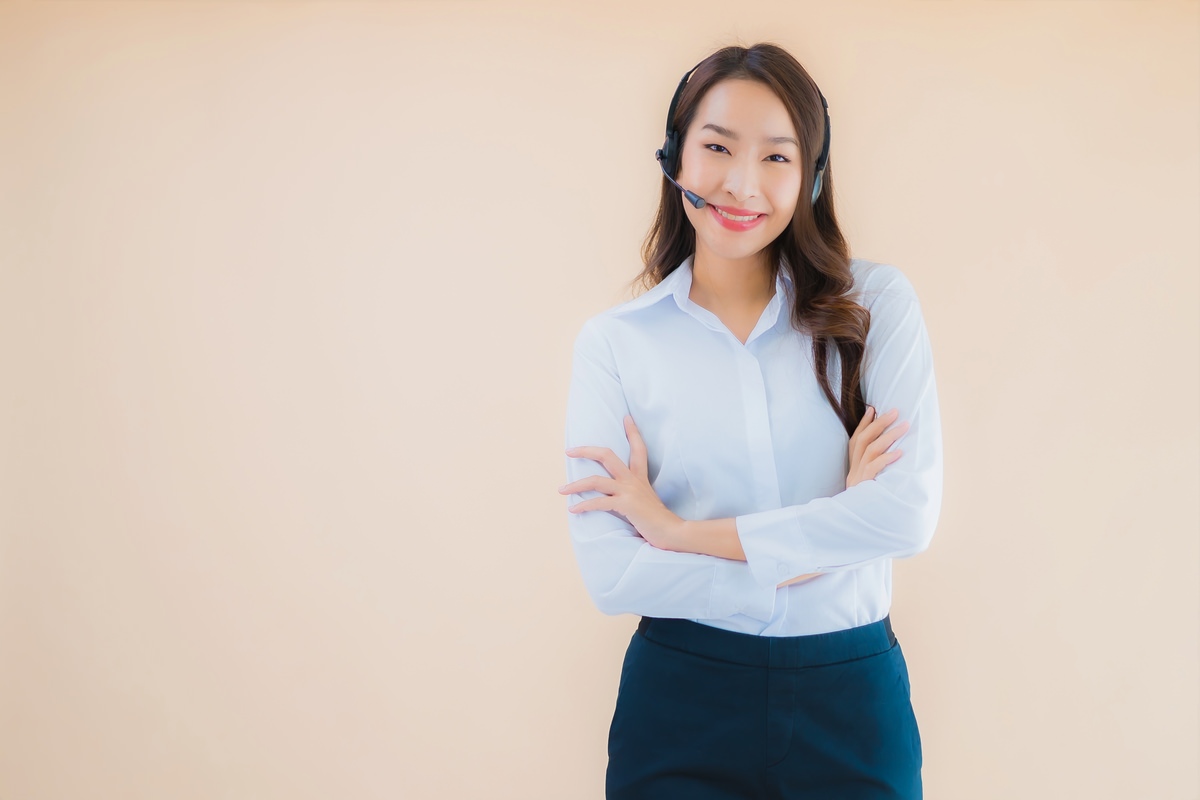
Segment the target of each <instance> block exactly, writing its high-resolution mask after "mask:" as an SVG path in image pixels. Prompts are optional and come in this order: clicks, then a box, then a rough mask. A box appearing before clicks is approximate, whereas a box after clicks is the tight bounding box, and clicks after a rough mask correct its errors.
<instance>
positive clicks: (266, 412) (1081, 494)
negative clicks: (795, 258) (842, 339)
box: [0, 0, 1200, 800]
mask: <svg viewBox="0 0 1200 800" xmlns="http://www.w3.org/2000/svg"><path fill="white" fill-rule="evenodd" d="M761 39H769V40H773V41H776V42H778V43H779V44H782V45H783V46H785V47H787V48H789V49H790V50H791V51H792V52H793V53H794V54H795V55H796V56H797V57H798V58H799V59H800V60H801V62H802V63H803V64H805V66H806V67H807V68H808V69H809V70H810V72H811V73H812V75H813V76H814V78H815V79H816V80H817V82H818V83H819V85H820V86H821V88H822V90H823V91H824V93H825V95H826V97H827V98H828V99H829V104H830V112H831V118H832V130H833V144H832V151H831V152H832V155H831V163H832V165H833V172H834V176H835V188H836V192H837V195H836V196H837V200H838V207H839V213H840V214H841V215H842V219H843V220H844V223H845V229H846V232H847V235H848V237H849V239H850V241H851V243H852V246H853V251H854V254H855V255H856V256H861V257H865V258H870V259H874V260H879V261H887V262H890V263H893V264H895V265H897V266H899V267H900V268H901V269H902V270H903V271H904V272H905V273H906V274H907V275H908V276H909V277H910V279H911V280H912V281H913V283H914V284H915V285H916V287H917V289H918V291H919V293H920V296H921V299H922V306H923V309H924V312H925V316H926V321H927V324H928V326H929V329H930V334H931V338H932V341H933V345H934V350H935V357H936V362H937V370H938V379H939V390H940V396H941V404H942V410H943V425H944V429H945V447H946V453H945V455H946V493H945V497H946V500H945V505H944V508H943V513H942V517H941V522H940V525H939V529H938V533H937V535H936V536H935V538H934V542H933V545H932V547H931V548H930V550H928V551H927V552H926V553H923V554H922V555H921V556H919V557H918V558H914V559H911V560H907V561H901V562H897V564H896V572H895V576H896V577H895V580H896V583H895V603H894V606H893V611H892V614H893V619H894V621H895V626H896V630H897V633H898V635H899V636H900V638H901V640H902V641H903V642H904V646H905V653H906V654H907V656H908V659H909V665H910V671H911V676H912V684H913V702H914V707H915V709H916V713H917V717H918V720H919V722H920V724H921V727H922V737H923V742H924V756H925V770H924V778H925V786H926V797H928V798H930V799H931V800H941V799H942V798H946V799H953V800H958V799H960V798H971V799H972V800H990V799H991V798H1022V800H1035V799H1038V798H1055V799H1056V800H1058V799H1061V798H1066V797H1088V798H1113V799H1114V800H1115V799H1116V798H1122V800H1127V799H1128V798H1155V799H1156V800H1194V799H1195V798H1197V797H1200V780H1198V777H1197V753H1198V752H1200V715H1198V705H1200V696H1198V678H1200V657H1198V636H1200V619H1198V617H1200V581H1198V573H1200V538H1198V535H1197V532H1198V529H1200V509H1198V507H1197V506H1198V501H1197V497H1198V488H1197V487H1198V483H1200V475H1198V469H1200V463H1198V462H1200V459H1198V450H1200V448H1198V445H1200V441H1198V439H1200V426H1198V423H1197V411H1198V409H1200V391H1198V390H1200V382H1198V377H1200V376H1198V362H1200V315H1198V313H1197V298H1198V295H1200V286H1198V282H1200V281H1198V276H1200V270H1198V266H1200V232H1198V229H1200V158H1198V148H1200V145H1198V142H1200V4H1198V3H1197V2H1156V1H1152V0H1147V2H1120V1H1118V2H1088V1H1087V0H1052V1H1048V2H1035V1H1033V0H1008V1H1005V0H983V1H981V2H949V0H941V1H938V2H933V1H925V2H844V3H828V2H809V3H798V2H796V0H787V2H778V3H766V2H749V3H738V4H736V5H734V6H731V5H730V4H728V3H716V2H710V1H709V0H689V1H688V2H669V3H667V2H664V3H656V4H653V5H649V6H647V5H644V4H642V3H634V2H607V3H604V4H586V5H579V6H575V5H572V4H567V3H560V2H551V1H550V0H547V1H546V2H505V3H498V2H497V3H489V2H482V0H481V1H478V2H399V1H398V2H387V1H386V0H381V1H379V2H361V3H336V4H335V3H315V2H282V1H277V2H234V1H233V0H225V1H220V0H211V1H210V2H191V3H170V2H125V3H109V2H40V3H30V2H3V3H0V375H2V376H3V377H2V383H0V390H2V391H0V402H2V404H3V405H2V406H0V437H2V438H0V531H2V535H0V648H2V649H0V798H3V800H49V799H50V798H55V799H56V800H57V799H58V798H62V799H63V800H87V799H90V798H105V800H107V799H108V798H112V799H113V800H118V799H119V800H139V799H140V798H146V799H147V800H149V799H150V798H154V799H155V800H159V799H161V798H167V797H169V798H173V800H192V799H193V798H194V799H196V800H199V799H200V798H204V799H205V800H210V799H222V800H223V799H225V798H229V799H231V800H232V799H234V798H236V799H237V800H242V799H243V798H247V799H248V798H256V799H258V798H287V800H307V799H308V798H335V797H337V798H354V799H355V800H367V799H368V798H397V797H401V798H514V799H518V798H519V799H520V800H528V799H529V798H548V799H549V798H553V799H554V800H559V799H561V798H600V797H602V794H603V790H602V787H603V776H604V767H605V761H606V753H605V744H606V737H607V729H608V723H609V720H610V715H611V712H612V705H613V702H614V699H615V696H616V690H617V677H618V674H619V671H620V664H621V658H622V655H623V652H624V648H625V645H626V643H627V642H628V639H629V636H630V634H631V632H632V630H633V628H634V625H635V623H636V618H635V617H633V616H622V617H606V616H604V615H602V614H600V613H599V612H598V611H596V610H595V608H594V607H593V606H592V605H591V602H590V600H589V598H588V597H587V595H586V593H585V591H584V588H583V584H582V581H581V579H580V577H579V575H578V570H577V567H576V564H575V562H574V557H573V553H572V551H571V548H570V544H569V540H568V537H567V527H566V511H565V506H566V501H565V499H564V498H562V497H560V496H559V495H558V494H557V493H556V491H555V489H556V487H557V486H558V485H559V484H560V483H561V482H562V479H563V473H562V469H563V456H562V447H563V443H562V429H563V413H564V409H565V401H566V390H567V381H568V376H569V368H570V363H569V360H570V348H571V343H572V340H573V338H574V336H575V333H576V332H577V331H578V328H579V326H580V325H581V324H582V322H583V320H584V319H585V318H586V317H588V316H589V315H591V314H594V313H596V312H598V311H600V310H602V309H604V308H607V307H609V306H611V305H613V304H614V303H617V302H620V301H621V300H623V299H627V297H628V295H625V294H622V287H623V284H624V282H625V281H628V280H629V279H630V278H632V277H633V276H634V275H635V274H636V272H637V270H638V269H639V267H640V263H639V261H638V255H637V253H638V246H639V245H640V243H641V239H642V236H643V234H644V233H645V231H646V228H647V226H648V224H649V221H650V215H651V214H652V212H653V209H654V203H655V201H656V198H657V192H658V185H659V182H660V180H661V178H660V173H659V171H658V168H657V164H656V163H655V161H654V159H653V155H652V154H653V151H654V149H655V148H657V147H658V146H660V145H661V142H662V134H663V121H664V117H665V114H666V108H667V104H668V102H669V100H670V96H671V92H672V91H673V90H674V88H675V86H676V83H677V82H678V80H679V78H680V76H681V75H682V74H683V73H684V72H685V71H686V70H687V69H688V68H690V67H691V66H692V65H694V64H695V63H696V62H697V61H699V60H700V59H701V58H703V57H704V56H705V55H707V54H708V53H710V52H711V51H712V50H714V49H716V48H717V47H720V46H723V45H725V44H730V43H740V44H743V45H748V44H751V43H753V42H755V41H759V40H761Z"/></svg>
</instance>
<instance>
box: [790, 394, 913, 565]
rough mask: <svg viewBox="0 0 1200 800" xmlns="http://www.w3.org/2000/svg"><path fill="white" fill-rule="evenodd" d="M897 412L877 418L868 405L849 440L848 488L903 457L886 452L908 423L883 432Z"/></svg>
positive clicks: (897, 451) (893, 410)
mask: <svg viewBox="0 0 1200 800" xmlns="http://www.w3.org/2000/svg"><path fill="white" fill-rule="evenodd" d="M898 413H899V412H898V411H897V410H896V409H894V408H893V409H892V410H891V411H889V412H888V413H886V414H884V415H883V416H882V417H879V418H875V409H873V408H871V407H870V406H867V411H866V413H865V414H863V418H862V420H860V421H859V423H858V428H856V429H855V431H854V435H853V436H851V437H850V474H848V475H847V476H846V488H847V489H849V488H850V487H851V486H854V485H855V484H857V483H860V482H862V481H869V480H871V479H873V478H874V477H875V476H876V475H878V474H879V473H880V472H882V471H883V468H884V467H886V466H887V465H888V464H891V463H892V462H893V461H895V460H896V459H898V458H900V456H901V455H903V454H904V451H903V450H898V449H897V450H893V451H891V452H890V453H889V452H887V449H888V448H889V447H891V446H892V444H893V443H894V442H895V441H896V440H897V439H899V438H900V437H901V436H902V435H903V434H904V432H905V431H906V430H908V423H907V422H902V423H900V424H899V425H897V426H896V427H894V428H892V429H891V430H889V431H887V432H886V433H885V432H884V429H885V428H887V426H888V425H890V424H891V423H892V422H894V421H895V419H896V415H897V414H898ZM823 574H824V573H821V572H808V573H805V574H804V575H797V576H796V577H795V578H792V579H791V580H790V581H786V582H784V583H780V584H778V585H777V586H776V587H775V588H777V589H782V588H783V587H784V586H789V585H791V584H793V583H800V582H801V581H806V580H808V579H809V578H815V577H817V576H818V575H823Z"/></svg>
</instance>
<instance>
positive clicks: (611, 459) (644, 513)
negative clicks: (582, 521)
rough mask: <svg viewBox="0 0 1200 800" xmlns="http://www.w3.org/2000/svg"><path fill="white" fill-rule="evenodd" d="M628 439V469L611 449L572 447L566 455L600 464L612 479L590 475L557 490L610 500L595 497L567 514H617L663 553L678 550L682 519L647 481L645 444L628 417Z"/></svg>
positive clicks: (574, 507) (571, 507) (575, 506)
mask: <svg viewBox="0 0 1200 800" xmlns="http://www.w3.org/2000/svg"><path fill="white" fill-rule="evenodd" d="M625 435H626V436H627V437H628V438H629V466H625V463H624V462H623V461H621V459H620V458H618V457H617V454H616V453H614V452H613V451H612V450H611V449H610V448H608V447H587V446H583V447H572V448H571V449H569V450H567V455H569V456H571V457H573V458H590V459H592V460H593V461H599V462H600V464H601V465H602V466H603V467H604V469H606V470H607V471H608V474H609V475H611V476H612V477H609V478H606V477H604V476H603V475H589V476H588V477H586V478H580V479H579V480H577V481H573V482H571V483H568V484H566V485H564V486H560V487H558V491H559V494H578V493H580V492H588V491H597V492H603V493H604V494H605V495H608V496H607V497H593V498H591V499H590V500H584V501H583V502H580V503H576V504H575V505H573V506H570V507H569V508H568V509H567V510H568V511H570V512H571V513H573V514H578V513H579V512H581V511H615V512H617V513H618V514H620V515H621V516H622V517H624V518H625V519H626V520H628V521H629V524H631V525H633V527H634V528H635V529H636V530H637V532H638V533H639V534H640V535H641V536H642V538H643V539H645V540H646V541H648V542H649V543H650V544H652V545H654V546H655V547H657V548H660V549H662V550H675V549H677V547H676V545H677V544H678V543H679V541H680V538H679V537H680V536H681V534H682V532H683V531H682V526H683V522H684V521H683V519H682V518H680V517H679V516H677V515H676V514H675V513H674V512H673V511H671V509H669V508H667V507H666V506H665V505H663V501H662V500H660V499H659V497H658V494H657V493H656V492H655V491H654V487H653V486H651V485H650V480H649V478H648V477H647V474H648V470H647V466H646V443H645V442H644V441H642V435H641V434H640V433H638V429H637V425H635V424H634V422H633V417H631V416H629V415H626V416H625Z"/></svg>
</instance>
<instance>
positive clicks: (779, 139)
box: [700, 122, 800, 150]
mask: <svg viewBox="0 0 1200 800" xmlns="http://www.w3.org/2000/svg"><path fill="white" fill-rule="evenodd" d="M705 128H711V129H712V130H714V131H716V132H717V133H719V134H721V135H722V136H727V137H729V138H730V139H733V140H734V141H737V138H738V135H737V134H736V133H734V132H733V131H731V130H729V129H728V128H722V127H721V126H720V125H718V124H717V123H715V122H709V123H708V124H706V125H705V126H704V128H701V129H700V130H704V129H705ZM763 141H764V142H767V143H768V144H784V143H785V142H791V143H792V144H794V145H796V149H797V150H798V149H800V143H799V142H797V141H796V140H795V139H793V138H792V137H790V136H767V137H764V138H763Z"/></svg>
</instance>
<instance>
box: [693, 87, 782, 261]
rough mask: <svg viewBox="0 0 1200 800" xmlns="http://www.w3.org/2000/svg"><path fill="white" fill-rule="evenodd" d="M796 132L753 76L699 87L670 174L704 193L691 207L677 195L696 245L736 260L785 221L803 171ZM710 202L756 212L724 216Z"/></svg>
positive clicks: (725, 208) (764, 241)
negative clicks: (696, 102) (699, 205)
mask: <svg viewBox="0 0 1200 800" xmlns="http://www.w3.org/2000/svg"><path fill="white" fill-rule="evenodd" d="M799 139H800V137H799V136H798V135H797V134H796V129H795V128H794V127H793V126H792V120H791V117H789V116H788V113H787V109H786V108H785V107H784V105H783V102H782V101H781V100H780V99H779V98H778V97H777V96H776V95H775V93H774V92H773V91H771V89H769V88H768V87H767V86H765V85H764V84H762V83H759V82H758V81H752V80H745V79H741V78H736V79H733V78H731V79H726V80H723V81H720V82H718V83H716V84H714V85H713V86H712V87H711V88H710V89H709V90H708V92H706V93H705V95H704V97H703V98H701V100H700V106H699V108H697V110H696V115H695V117H694V118H693V119H692V124H691V125H690V126H689V127H688V130H687V134H686V135H685V137H684V144H683V150H682V153H681V155H680V165H679V174H678V175H677V176H676V180H678V181H679V183H681V184H682V185H683V186H684V187H686V188H687V189H690V190H691V191H693V192H695V193H696V194H698V195H700V196H701V197H703V198H704V200H705V206H704V208H699V209H698V208H696V207H695V206H693V205H692V204H691V203H689V202H687V201H686V200H684V203H683V210H684V212H685V213H686V214H687V216H688V219H689V220H690V221H691V223H692V226H693V227H694V228H695V229H696V248H697V250H700V249H701V248H704V249H707V250H709V251H711V253H712V254H713V255H715V256H718V257H720V258H724V259H729V260H740V259H744V258H747V257H750V256H753V255H754V254H756V253H758V252H759V251H760V250H762V249H763V248H764V247H766V246H767V245H769V244H770V243H771V242H772V241H774V240H775V238H776V237H777V236H779V234H780V233H782V232H783V230H784V229H785V228H787V226H788V225H789V224H790V223H791V221H792V214H793V213H794V212H795V210H796V203H797V201H798V199H799V196H800V186H801V183H802V179H803V171H802V170H803V167H802V165H801V163H800V146H799V144H798V142H799ZM772 140H774V141H772ZM717 209H720V210H721V211H726V212H728V213H730V214H732V215H734V216H739V217H744V216H749V215H756V217H755V219H754V220H750V221H745V222H741V221H737V220H728V219H725V218H722V217H721V216H719V215H718V212H717Z"/></svg>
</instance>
